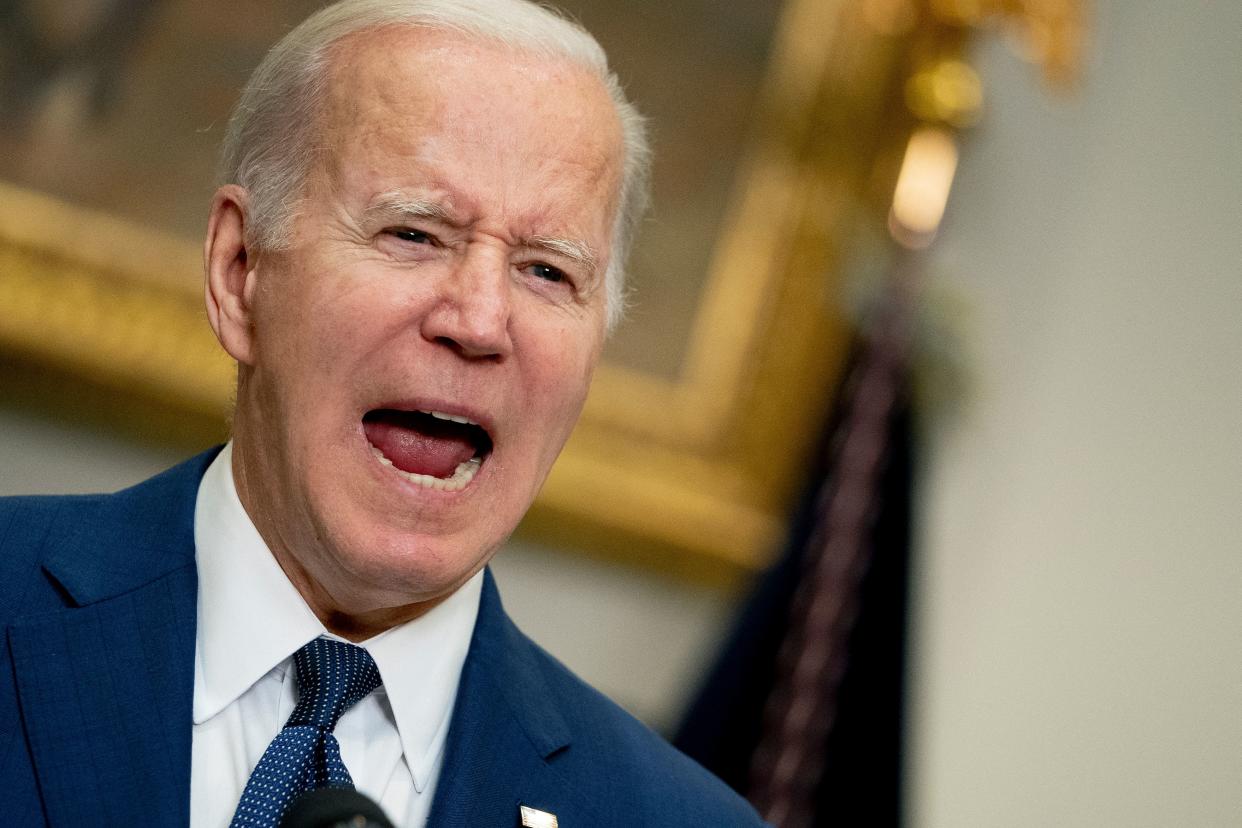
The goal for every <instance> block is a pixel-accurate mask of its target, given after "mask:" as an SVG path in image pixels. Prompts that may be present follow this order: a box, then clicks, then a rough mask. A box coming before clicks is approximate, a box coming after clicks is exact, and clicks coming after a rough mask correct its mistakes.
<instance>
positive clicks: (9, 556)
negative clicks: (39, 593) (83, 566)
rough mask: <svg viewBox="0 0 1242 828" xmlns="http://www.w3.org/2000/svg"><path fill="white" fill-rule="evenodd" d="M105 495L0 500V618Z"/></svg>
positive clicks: (15, 605)
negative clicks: (52, 551)
mask: <svg viewBox="0 0 1242 828" xmlns="http://www.w3.org/2000/svg"><path fill="white" fill-rule="evenodd" d="M104 497H106V496H105V495H22V496H18V497H0V618H5V617H8V616H9V615H11V614H12V611H14V610H16V609H17V608H18V607H19V605H20V604H21V603H22V597H23V596H25V595H26V593H27V590H28V589H29V588H30V586H31V585H32V582H33V581H34V580H40V581H42V580H43V579H41V578H38V573H39V568H40V564H41V562H42V560H43V556H44V554H45V553H46V551H47V550H48V549H50V548H51V547H53V546H54V545H55V543H56V542H57V540H58V539H60V538H61V537H63V536H65V535H66V534H68V533H72V532H76V531H78V530H79V527H81V526H82V524H83V522H84V521H85V519H86V516H87V515H89V514H90V513H92V512H94V511H95V510H97V509H98V508H99V504H100V502H101V500H102V498H104Z"/></svg>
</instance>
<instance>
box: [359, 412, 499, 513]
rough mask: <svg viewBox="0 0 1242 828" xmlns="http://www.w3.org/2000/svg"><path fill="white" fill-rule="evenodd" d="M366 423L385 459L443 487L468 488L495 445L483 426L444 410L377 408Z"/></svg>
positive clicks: (415, 478) (413, 477)
mask: <svg viewBox="0 0 1242 828" xmlns="http://www.w3.org/2000/svg"><path fill="white" fill-rule="evenodd" d="M362 428H363V431H364V432H365V433H366V436H367V440H368V441H370V443H371V450H372V451H373V452H375V455H376V457H378V458H379V461H380V462H381V463H383V464H384V465H385V466H390V467H391V468H392V469H393V471H395V472H397V474H399V475H401V476H402V477H404V478H405V479H406V480H409V481H410V482H411V483H416V484H418V485H419V486H425V487H427V488H429V489H437V490H439V491H445V492H456V491H460V490H461V489H464V488H466V486H467V485H469V484H470V481H471V480H473V479H474V476H475V474H476V473H477V472H478V470H479V467H480V466H482V465H483V461H484V460H485V459H487V456H488V454H490V453H491V450H492V440H491V437H490V436H488V433H487V431H485V430H484V429H483V427H482V426H480V425H479V424H478V423H475V422H471V421H470V420H468V419H466V418H465V417H461V416H458V415H456V414H445V413H443V412H440V411H400V410H397V409H394V408H377V409H374V410H372V411H368V412H367V413H366V415H365V416H364V417H363V418H362Z"/></svg>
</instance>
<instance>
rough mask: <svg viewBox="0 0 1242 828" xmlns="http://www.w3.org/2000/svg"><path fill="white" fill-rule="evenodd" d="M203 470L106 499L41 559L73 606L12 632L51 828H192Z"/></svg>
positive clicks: (194, 464) (189, 469)
mask: <svg viewBox="0 0 1242 828" xmlns="http://www.w3.org/2000/svg"><path fill="white" fill-rule="evenodd" d="M210 459H211V457H210V456H202V457H198V458H195V459H194V460H192V461H190V462H189V463H186V464H183V465H182V466H179V467H177V468H175V469H173V470H171V471H170V472H166V473H165V474H163V475H160V476H159V477H157V478H154V479H153V480H151V481H148V482H147V483H144V484H141V485H140V486H137V487H135V488H133V489H129V490H126V491H124V492H121V493H118V494H116V495H113V496H111V497H108V498H102V499H100V500H99V501H98V502H97V503H98V508H97V510H96V511H95V513H94V514H93V515H90V516H88V517H87V519H86V520H84V521H83V522H81V523H80V524H79V525H78V527H76V530H74V531H70V532H67V533H66V534H65V536H64V537H63V538H60V539H54V540H52V541H51V547H52V548H51V549H49V551H48V554H47V555H46V557H45V558H44V560H45V564H44V569H45V571H46V573H47V575H48V576H49V577H50V578H51V579H52V580H53V581H55V582H56V583H57V584H58V585H59V586H60V588H61V590H62V591H63V593H64V595H65V596H66V599H67V603H69V604H70V606H69V607H68V608H66V609H64V610H59V611H55V612H50V613H43V614H40V615H36V616H32V617H28V618H23V619H19V620H18V621H16V622H15V623H14V624H13V625H11V626H10V628H9V649H10V653H11V655H12V658H13V670H14V675H15V678H16V681H17V691H18V697H19V703H20V706H21V713H22V717H23V720H24V722H25V725H26V733H27V736H28V738H29V742H30V748H31V754H32V757H33V759H34V764H35V772H36V775H37V777H38V780H39V786H40V792H41V794H42V797H43V802H44V808H45V810H46V814H47V818H48V821H49V823H50V824H53V825H88V824H125V823H130V822H132V823H134V824H155V825H184V824H186V823H187V822H188V820H189V793H190V740H191V733H192V727H193V719H192V705H193V694H194V639H195V623H196V616H197V612H196V598H197V588H198V584H197V570H196V569H195V566H194V542H193V515H194V502H195V496H196V493H197V488H198V481H199V479H200V478H201V476H202V472H203V470H204V469H205V467H206V465H207V463H208V462H209V461H210Z"/></svg>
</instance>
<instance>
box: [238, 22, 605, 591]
mask: <svg viewBox="0 0 1242 828" xmlns="http://www.w3.org/2000/svg"><path fill="white" fill-rule="evenodd" d="M332 54H333V56H334V57H333V61H332V66H331V69H330V71H329V78H330V81H331V82H330V93H329V100H328V102H327V105H326V109H325V113H324V118H323V124H322V128H321V130H320V131H319V133H318V139H319V141H320V142H321V143H320V147H321V149H320V152H319V157H320V161H319V163H318V165H317V169H316V170H315V172H314V173H313V174H312V176H311V179H310V181H309V182H308V184H307V188H306V193H305V195H306V198H305V200H304V202H303V203H302V205H301V207H300V209H299V211H298V213H297V218H296V221H295V224H294V228H293V238H292V245H291V247H290V248H289V249H288V250H287V251H283V252H279V253H271V252H262V253H260V255H259V256H258V257H257V261H255V262H254V263H252V266H253V268H254V271H255V272H254V274H253V294H252V297H251V304H252V308H253V323H252V326H251V327H252V338H253V346H252V355H253V356H252V358H251V359H250V360H249V364H248V365H245V366H243V369H242V374H243V381H242V384H241V388H240V390H239V400H238V417H237V419H238V428H237V437H236V439H237V450H238V454H239V457H240V461H239V462H240V467H239V469H238V472H237V474H238V478H239V490H241V491H243V493H246V492H248V493H249V497H248V499H249V500H250V501H251V502H248V503H247V508H248V509H249V510H251V513H252V517H253V516H255V515H254V513H255V512H256V511H258V512H261V513H262V516H261V517H256V524H258V525H259V527H260V531H261V532H263V534H264V538H265V540H267V541H268V544H269V545H270V546H272V547H273V551H274V552H276V554H277V557H278V559H282V554H281V553H282V551H283V553H284V555H287V556H288V557H289V558H292V560H293V561H294V562H295V563H296V566H300V567H302V568H303V569H304V570H305V571H306V573H307V574H308V575H309V576H310V579H311V580H312V581H314V582H317V586H318V588H319V589H321V590H323V591H324V592H326V593H328V594H329V596H328V597H330V599H331V601H332V602H334V603H336V604H337V605H339V606H346V607H351V606H352V607H354V608H355V609H357V610H358V611H360V612H362V611H371V610H376V609H380V608H382V607H385V606H396V605H399V604H403V603H404V604H408V603H414V602H420V601H429V600H434V599H436V598H439V597H442V596H443V595H445V594H447V593H448V592H451V591H452V590H453V589H455V588H456V587H457V586H459V585H460V584H461V583H463V582H464V581H465V580H466V579H467V578H469V576H470V575H472V574H473V573H474V572H476V571H477V570H478V569H479V568H480V567H481V566H482V565H483V564H484V563H486V561H487V560H488V558H489V557H490V556H491V555H492V553H494V552H495V551H496V549H497V548H498V547H499V545H500V544H501V543H502V542H503V541H504V540H505V538H506V537H507V536H508V535H509V533H510V532H511V531H512V530H513V528H514V526H516V524H517V523H518V521H519V520H520V519H521V517H522V515H523V514H524V513H525V512H526V510H527V508H528V507H529V505H530V503H531V501H532V500H533V499H534V497H535V494H536V493H537V491H538V489H539V487H540V486H541V484H542V483H543V480H544V478H545V477H546V475H547V473H548V470H549V469H550V467H551V465H552V462H553V460H554V459H555V458H556V456H557V454H558V453H559V452H560V449H561V447H562V445H563V444H564V442H565V440H566V439H567V438H568V436H569V433H570V431H571V429H572V428H573V425H574V423H575V421H576V420H577V418H578V415H579V413H580V411H581V408H582V404H583V401H584V399H585V396H586V393H587V387H588V385H589V383H590V379H591V375H592V371H593V370H594V367H595V364H596V362H597V360H598V357H599V352H600V348H601V345H602V341H603V338H604V320H605V308H604V301H605V289H604V284H603V280H604V271H605V268H606V265H607V261H608V257H609V254H610V241H611V230H612V227H613V221H614V218H615V210H616V200H617V199H616V194H617V191H618V186H619V174H620V140H621V139H620V128H619V125H618V122H617V118H616V115H615V113H614V109H613V107H612V105H611V103H610V101H609V98H608V96H607V92H606V91H605V90H604V88H603V87H602V85H601V84H600V83H599V81H598V80H596V79H594V78H593V77H592V76H591V75H590V74H589V73H588V72H586V71H585V70H583V69H580V68H577V67H575V66H574V65H572V64H568V63H566V62H563V61H560V60H549V59H546V58H540V57H536V56H530V55H524V54H518V53H514V52H513V51H510V50H506V49H504V48H503V47H498V46H493V45H489V44H481V43H478V42H473V41H470V40H467V39H464V38H462V37H460V36H457V35H452V34H447V33H443V32H436V31H432V30H425V29H411V28H389V29H385V30H380V31H376V32H370V33H364V34H361V35H356V36H353V37H350V38H347V39H346V40H344V41H342V42H340V43H338V44H337V46H336V48H335V49H334V50H333V53H332ZM431 412H435V415H433V414H432V413H431ZM445 417H452V418H456V419H465V420H468V421H470V423H472V424H466V423H458V422H454V421H453V420H450V419H445ZM246 499H247V497H246V495H245V494H244V496H243V500H246ZM282 564H285V565H286V570H288V569H289V566H288V559H282ZM295 581H296V578H295ZM358 604H362V606H357V605H358Z"/></svg>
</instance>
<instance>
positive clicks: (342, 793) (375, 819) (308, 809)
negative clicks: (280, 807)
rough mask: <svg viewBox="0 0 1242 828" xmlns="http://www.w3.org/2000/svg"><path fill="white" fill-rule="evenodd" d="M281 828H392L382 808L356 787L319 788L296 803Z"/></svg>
mask: <svg viewBox="0 0 1242 828" xmlns="http://www.w3.org/2000/svg"><path fill="white" fill-rule="evenodd" d="M279 828H393V824H392V822H391V821H389V819H388V817H386V816H384V812H383V811H382V810H380V806H379V805H376V804H375V803H374V802H372V801H371V800H370V799H368V798H367V797H365V796H363V795H362V794H360V793H358V792H357V791H356V790H354V789H353V788H320V789H318V790H314V791H307V792H306V793H304V794H302V795H301V796H299V797H298V798H297V799H295V800H293V802H292V803H290V805H289V809H288V810H286V811H285V815H284V816H283V817H281V820H280V826H279Z"/></svg>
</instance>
